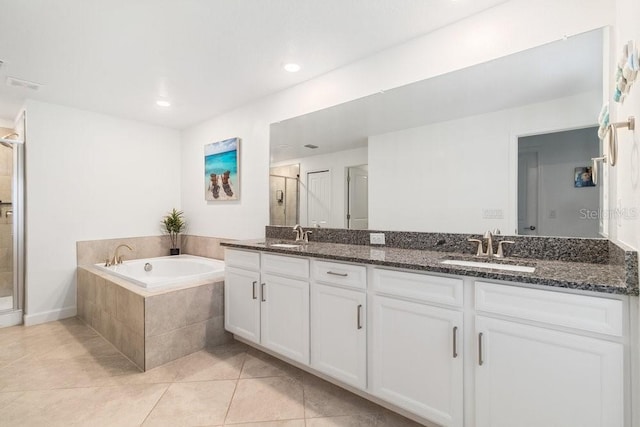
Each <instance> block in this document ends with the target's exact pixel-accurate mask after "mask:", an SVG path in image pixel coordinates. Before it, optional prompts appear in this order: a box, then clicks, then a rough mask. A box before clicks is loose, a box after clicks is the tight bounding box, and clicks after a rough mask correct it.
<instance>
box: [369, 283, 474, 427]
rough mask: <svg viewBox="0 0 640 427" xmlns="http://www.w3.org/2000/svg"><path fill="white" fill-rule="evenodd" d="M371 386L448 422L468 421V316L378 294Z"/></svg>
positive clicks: (374, 302) (381, 394) (379, 393)
mask: <svg viewBox="0 0 640 427" xmlns="http://www.w3.org/2000/svg"><path fill="white" fill-rule="evenodd" d="M371 301H372V306H373V307H372V315H373V319H372V321H371V322H370V328H371V330H372V334H371V337H372V346H371V354H370V358H369V360H370V361H371V365H370V371H369V372H370V378H371V390H372V392H373V394H375V395H376V396H378V397H380V398H382V399H384V400H387V401H389V402H391V403H394V404H396V405H398V406H400V407H402V408H405V409H407V410H409V411H411V412H413V413H415V414H417V415H420V416H423V417H424V418H427V419H429V420H431V421H433V422H435V423H438V424H440V425H443V426H462V424H463V388H462V387H463V362H462V351H463V349H462V339H463V333H462V332H463V331H462V325H463V314H462V312H459V311H455V310H448V309H443V308H438V307H433V306H429V305H425V304H419V303H413V302H407V301H401V300H396V299H393V298H387V297H381V296H377V295H376V296H374V297H373V298H372V300H371Z"/></svg>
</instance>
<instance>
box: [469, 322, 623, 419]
mask: <svg viewBox="0 0 640 427" xmlns="http://www.w3.org/2000/svg"><path fill="white" fill-rule="evenodd" d="M476 332H477V334H476V345H477V348H476V350H477V352H478V353H477V355H478V360H477V361H476V362H475V363H476V421H477V422H476V426H477V427H513V426H521V427H527V426H531V427H539V426H561V427H572V426H575V427H617V426H623V424H624V406H623V405H624V395H623V391H624V390H623V387H624V386H623V347H622V344H619V343H613V342H609V341H604V340H600V339H596V338H588V337H584V336H580V335H574V334H571V333H566V332H559V331H554V330H550V329H544V328H539V327H535V326H529V325H522V324H519V323H515V322H509V321H504V320H497V319H491V318H487V317H484V316H477V317H476ZM479 334H482V336H481V337H480V335H479Z"/></svg>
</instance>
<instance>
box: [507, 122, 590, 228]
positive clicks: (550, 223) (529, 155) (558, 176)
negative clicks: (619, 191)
mask: <svg viewBox="0 0 640 427" xmlns="http://www.w3.org/2000/svg"><path fill="white" fill-rule="evenodd" d="M599 152H600V140H599V138H598V128H597V127H589V128H584V129H574V130H568V131H562V132H553V133H546V134H540V135H531V136H526V137H520V138H518V205H517V206H518V230H517V231H516V234H520V235H539V236H564V237H590V238H597V237H601V236H600V233H599V220H598V216H599V215H598V213H599V211H600V192H599V188H598V187H597V186H594V185H592V183H591V184H584V183H583V182H582V180H580V182H578V180H576V174H579V176H581V177H583V176H584V175H587V174H589V173H590V170H591V163H592V162H591V158H593V157H598V156H599ZM599 185H600V183H598V186H599Z"/></svg>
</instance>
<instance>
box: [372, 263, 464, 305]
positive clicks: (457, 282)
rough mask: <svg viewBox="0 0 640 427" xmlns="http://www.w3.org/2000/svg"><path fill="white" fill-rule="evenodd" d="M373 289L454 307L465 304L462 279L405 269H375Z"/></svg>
mask: <svg viewBox="0 0 640 427" xmlns="http://www.w3.org/2000/svg"><path fill="white" fill-rule="evenodd" d="M372 279H373V289H374V290H375V291H376V292H379V293H384V294H387V295H392V296H399V297H405V298H411V299H413V300H417V301H424V302H433V303H438V304H445V305H450V306H454V307H462V305H463V282H462V279H457V278H451V277H441V276H432V275H430V274H420V273H408V272H404V271H395V270H385V269H381V268H376V269H374V270H373V276H372Z"/></svg>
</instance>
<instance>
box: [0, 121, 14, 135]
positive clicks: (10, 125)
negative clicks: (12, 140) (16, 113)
mask: <svg viewBox="0 0 640 427" xmlns="http://www.w3.org/2000/svg"><path fill="white" fill-rule="evenodd" d="M0 127H2V128H9V129H13V120H9V119H2V118H0ZM3 136H4V135H0V138H2V137H3Z"/></svg>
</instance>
